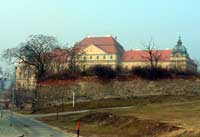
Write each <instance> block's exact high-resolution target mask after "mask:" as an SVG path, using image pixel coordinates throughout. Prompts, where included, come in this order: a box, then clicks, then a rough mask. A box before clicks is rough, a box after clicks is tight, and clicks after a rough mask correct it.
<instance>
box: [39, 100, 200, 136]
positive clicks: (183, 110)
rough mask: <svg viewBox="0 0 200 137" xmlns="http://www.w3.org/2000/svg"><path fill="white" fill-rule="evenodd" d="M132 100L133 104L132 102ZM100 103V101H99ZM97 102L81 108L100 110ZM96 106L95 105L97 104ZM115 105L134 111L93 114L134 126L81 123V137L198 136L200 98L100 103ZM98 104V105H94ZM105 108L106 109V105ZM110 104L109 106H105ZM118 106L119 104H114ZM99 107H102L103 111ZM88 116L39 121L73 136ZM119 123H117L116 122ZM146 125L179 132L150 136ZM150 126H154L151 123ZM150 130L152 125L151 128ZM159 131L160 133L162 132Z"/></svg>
mask: <svg viewBox="0 0 200 137" xmlns="http://www.w3.org/2000/svg"><path fill="white" fill-rule="evenodd" d="M133 100H134V101H133ZM99 101H100V100H99ZM99 101H95V103H93V105H92V103H89V102H87V103H88V105H86V106H84V105H83V106H84V107H93V108H96V107H97V106H99V104H98V103H100V102H99ZM97 102H98V103H97ZM116 102H121V104H120V105H127V104H128V105H135V106H136V107H134V108H131V109H117V110H99V111H95V112H96V113H97V112H101V113H112V114H113V115H116V116H119V117H129V118H130V119H132V118H137V119H139V120H140V121H138V122H137V123H136V124H134V123H129V122H127V121H126V122H127V123H126V122H124V123H125V124H127V125H129V126H128V128H119V127H120V124H119V125H118V124H117V125H116V124H108V125H104V126H101V124H98V123H96V122H94V123H91V122H89V123H88V122H83V123H81V135H82V136H85V137H90V136H91V137H92V136H95V135H96V136H98V137H143V136H148V137H154V136H155V137H156V136H160V137H199V136H200V130H199V129H200V118H199V116H200V97H199V96H157V97H155V96H152V97H145V98H134V99H127V100H123V99H122V100H120V99H119V100H116V99H114V100H109V103H108V102H106V101H105V102H101V103H100V104H104V105H102V106H110V105H112V104H115V103H116ZM97 104H98V105H97ZM105 104H107V105H105ZM108 104H109V105H108ZM117 105H119V104H117ZM102 106H101V107H102ZM87 115H90V113H82V114H75V115H65V116H59V120H56V117H55V116H53V117H44V118H40V119H39V120H41V121H44V122H45V123H48V124H50V125H53V126H56V127H59V128H61V129H62V130H66V131H70V132H75V130H74V129H75V124H76V121H77V120H78V119H80V118H83V117H85V116H87ZM117 121H118V122H119V121H120V120H116V122H117ZM148 121H154V122H155V123H160V122H163V123H168V124H170V125H173V126H177V127H181V132H178V131H177V133H176V132H175V133H174V134H172V135H170V133H169V132H164V131H163V132H160V129H159V131H156V129H154V130H155V132H153V133H154V134H152V132H150V131H148V130H146V126H145V125H144V124H143V123H146V122H148ZM154 122H153V123H154ZM147 125H148V124H147ZM150 126H151V124H150ZM161 131H162V130H161Z"/></svg>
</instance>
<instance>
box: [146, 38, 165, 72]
mask: <svg viewBox="0 0 200 137" xmlns="http://www.w3.org/2000/svg"><path fill="white" fill-rule="evenodd" d="M144 47H145V49H146V50H145V51H146V52H147V55H143V58H145V59H147V60H148V61H149V62H150V66H151V69H154V68H157V67H158V62H159V60H160V58H161V54H160V53H159V51H158V50H156V46H155V43H154V41H153V40H152V39H151V40H150V41H149V42H148V43H147V44H144Z"/></svg>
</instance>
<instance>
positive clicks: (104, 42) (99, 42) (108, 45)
mask: <svg viewBox="0 0 200 137" xmlns="http://www.w3.org/2000/svg"><path fill="white" fill-rule="evenodd" d="M89 45H95V46H97V47H99V48H100V49H102V50H103V51H105V52H107V53H111V54H115V53H118V52H119V53H122V52H124V48H123V47H122V46H121V45H120V44H119V42H117V41H116V40H115V39H114V38H113V37H111V36H107V37H87V38H85V39H83V40H82V41H80V42H79V43H78V46H79V47H80V49H84V48H86V47H87V46H89Z"/></svg>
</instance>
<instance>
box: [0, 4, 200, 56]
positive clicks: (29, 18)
mask: <svg viewBox="0 0 200 137" xmlns="http://www.w3.org/2000/svg"><path fill="white" fill-rule="evenodd" d="M199 7H200V1H199V0H1V2H0V50H2V49H4V48H8V47H15V46H17V45H18V43H20V42H21V41H23V40H25V39H26V37H27V36H28V35H30V34H47V35H53V36H56V37H57V38H58V39H59V40H60V41H61V42H62V43H69V44H71V45H72V44H73V43H74V42H76V41H79V40H81V39H82V38H84V37H86V36H88V35H90V36H104V35H108V34H112V35H113V36H117V37H118V40H119V41H120V42H121V44H122V45H123V46H124V47H125V48H126V49H131V48H132V49H134V48H142V45H141V43H142V42H144V41H148V40H149V39H150V38H151V37H153V38H154V39H155V41H156V43H157V45H158V47H159V48H162V49H165V48H172V47H173V46H174V45H175V44H176V41H177V39H178V36H179V35H181V36H182V39H183V42H184V45H185V46H186V47H187V49H188V51H189V53H190V55H191V57H192V58H194V59H199V60H200V56H199V51H200V45H199V44H200V29H199V25H200V8H199Z"/></svg>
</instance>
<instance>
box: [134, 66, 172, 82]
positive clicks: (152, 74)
mask: <svg viewBox="0 0 200 137" xmlns="http://www.w3.org/2000/svg"><path fill="white" fill-rule="evenodd" d="M131 73H132V74H133V75H136V76H139V77H141V78H145V79H151V80H156V79H160V78H171V77H172V75H171V73H170V72H169V71H168V70H167V69H163V68H149V67H145V68H141V67H136V68H132V70H131Z"/></svg>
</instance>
